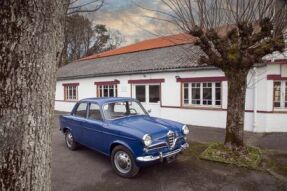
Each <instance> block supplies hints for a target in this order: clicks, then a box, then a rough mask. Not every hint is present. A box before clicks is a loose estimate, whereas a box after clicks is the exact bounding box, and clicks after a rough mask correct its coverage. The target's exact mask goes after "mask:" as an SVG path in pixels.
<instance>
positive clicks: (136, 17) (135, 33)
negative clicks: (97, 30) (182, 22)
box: [87, 0, 177, 45]
mask: <svg viewBox="0 0 287 191" xmlns="http://www.w3.org/2000/svg"><path fill="white" fill-rule="evenodd" d="M136 3H140V5H142V6H143V7H146V8H149V9H154V10H159V9H162V7H163V6H162V4H160V0H154V1H138V2H135V0H125V1H123V0H106V1H105V5H104V6H103V8H102V9H101V10H99V11H98V12H95V13H92V14H87V16H88V17H89V18H90V19H91V20H92V22H93V24H94V25H96V24H105V25H106V26H107V27H108V28H110V29H112V30H118V31H120V32H121V33H122V34H123V36H124V37H125V40H126V42H125V43H124V44H123V45H128V44H132V43H134V42H135V41H141V40H145V39H150V38H155V37H157V36H165V35H168V34H172V33H177V30H176V27H175V26H173V25H172V24H169V23H168V22H165V21H160V20H158V19H152V18H151V17H155V18H158V17H159V15H158V14H159V13H158V12H155V11H149V10H145V9H143V8H140V7H139V6H137V5H136Z"/></svg>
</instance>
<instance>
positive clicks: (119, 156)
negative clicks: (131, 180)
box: [114, 151, 132, 174]
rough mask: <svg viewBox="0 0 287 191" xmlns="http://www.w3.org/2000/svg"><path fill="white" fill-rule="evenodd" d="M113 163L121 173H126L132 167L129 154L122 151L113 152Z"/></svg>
mask: <svg viewBox="0 0 287 191" xmlns="http://www.w3.org/2000/svg"><path fill="white" fill-rule="evenodd" d="M114 163H115V166H116V168H117V169H118V171H120V172H121V173H123V174H126V173H128V172H129V171H130V170H131V167H132V162H131V159H130V157H129V155H128V154H127V153H126V152H124V151H118V152H117V153H116V154H115V157H114Z"/></svg>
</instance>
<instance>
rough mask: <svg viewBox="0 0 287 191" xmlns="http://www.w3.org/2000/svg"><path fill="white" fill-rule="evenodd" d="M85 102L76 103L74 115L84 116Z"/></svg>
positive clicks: (85, 114) (85, 110)
mask: <svg viewBox="0 0 287 191" xmlns="http://www.w3.org/2000/svg"><path fill="white" fill-rule="evenodd" d="M87 105H88V104H87V103H80V104H79V105H78V108H77V110H76V111H75V113H74V115H75V116H77V117H83V118H86V116H87Z"/></svg>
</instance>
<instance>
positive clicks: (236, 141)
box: [225, 71, 248, 149]
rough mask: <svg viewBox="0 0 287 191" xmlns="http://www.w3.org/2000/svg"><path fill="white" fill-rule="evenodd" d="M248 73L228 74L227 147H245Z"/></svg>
mask: <svg viewBox="0 0 287 191" xmlns="http://www.w3.org/2000/svg"><path fill="white" fill-rule="evenodd" d="M247 74H248V72H247V71H244V72H240V71H238V72H232V74H226V77H227V79H228V106H227V121H226V134H225V145H226V146H228V147H231V148H236V149H240V148H242V147H243V146H244V143H243V133H244V114H245V94H246V84H247V79H246V78H247Z"/></svg>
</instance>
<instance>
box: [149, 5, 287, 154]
mask: <svg viewBox="0 0 287 191" xmlns="http://www.w3.org/2000/svg"><path fill="white" fill-rule="evenodd" d="M161 2H162V3H163V4H164V5H166V7H167V8H169V11H158V10H153V11H157V12H158V13H159V14H160V15H162V16H163V17H161V18H160V19H163V20H166V21H168V22H170V23H172V24H174V25H176V26H177V27H178V28H179V29H180V30H181V31H183V32H186V33H188V34H190V35H192V36H193V37H196V39H197V43H196V45H198V46H199V47H200V48H201V50H202V51H203V54H202V56H201V59H200V61H199V64H204V65H206V64H207V65H211V66H215V67H217V68H219V69H221V70H222V71H223V72H224V73H225V76H226V77H227V79H228V106H227V121H226V136H225V145H226V146H228V147H232V148H234V149H238V150H240V149H241V148H243V146H244V142H243V132H244V113H245V94H246V84H247V82H246V79H247V75H248V72H249V71H250V69H251V68H252V67H254V64H256V63H260V62H262V58H263V57H264V56H265V55H267V54H270V53H272V52H274V51H280V52H282V51H283V50H284V48H285V46H284V34H283V33H284V32H286V24H287V22H286V21H287V14H286V13H287V7H286V4H284V2H283V1H282V0H281V1H279V0H252V1H250V0H196V1H195V0H161ZM165 10H166V9H165Z"/></svg>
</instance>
